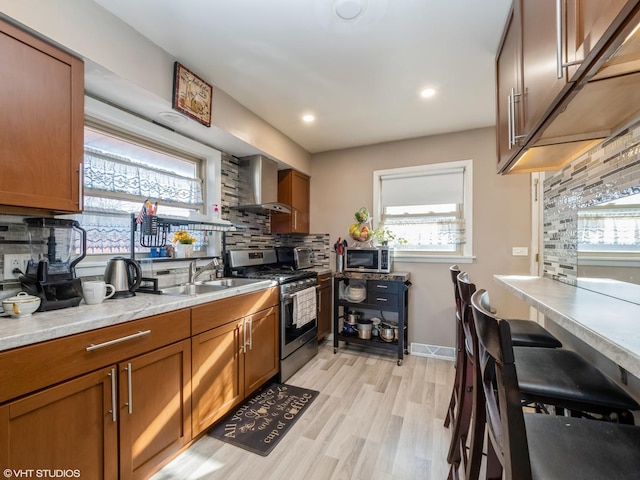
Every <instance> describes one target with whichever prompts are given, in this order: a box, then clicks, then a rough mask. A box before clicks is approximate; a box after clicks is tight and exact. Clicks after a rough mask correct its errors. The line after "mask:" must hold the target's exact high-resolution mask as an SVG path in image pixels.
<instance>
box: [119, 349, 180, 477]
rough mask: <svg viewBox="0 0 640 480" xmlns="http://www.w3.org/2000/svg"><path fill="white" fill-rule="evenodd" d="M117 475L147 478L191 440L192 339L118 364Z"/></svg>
mask: <svg viewBox="0 0 640 480" xmlns="http://www.w3.org/2000/svg"><path fill="white" fill-rule="evenodd" d="M118 370H119V372H120V373H119V376H120V378H119V388H118V391H119V395H118V408H119V416H118V420H119V426H120V479H121V480H124V479H137V478H146V477H147V476H148V475H149V474H150V473H152V472H153V471H155V468H156V466H157V465H160V464H161V463H162V462H163V460H164V459H166V458H169V457H171V456H173V455H174V454H176V453H178V452H179V451H180V449H181V448H182V447H183V446H184V445H185V444H187V443H188V442H189V441H190V440H191V395H190V380H191V341H189V340H183V341H182V342H179V343H174V344H173V345H169V346H168V347H165V348H161V349H159V350H156V351H153V352H151V353H148V354H146V355H141V356H139V357H136V358H133V359H131V360H130V361H127V362H123V363H120V364H118Z"/></svg>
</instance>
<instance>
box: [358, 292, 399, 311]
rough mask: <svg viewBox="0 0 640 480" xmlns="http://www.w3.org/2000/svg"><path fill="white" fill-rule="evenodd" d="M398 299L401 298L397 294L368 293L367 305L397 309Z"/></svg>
mask: <svg viewBox="0 0 640 480" xmlns="http://www.w3.org/2000/svg"><path fill="white" fill-rule="evenodd" d="M398 298H399V297H398V295H397V294H395V293H378V292H368V293H367V302H366V303H370V304H371V305H380V306H388V307H391V308H397V306H398Z"/></svg>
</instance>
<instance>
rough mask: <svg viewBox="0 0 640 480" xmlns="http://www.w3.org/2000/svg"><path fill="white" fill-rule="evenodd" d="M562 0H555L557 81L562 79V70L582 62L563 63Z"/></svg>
mask: <svg viewBox="0 0 640 480" xmlns="http://www.w3.org/2000/svg"><path fill="white" fill-rule="evenodd" d="M562 10H563V9H562V0H556V65H557V69H558V71H557V72H556V73H557V74H558V79H561V78H562V77H563V73H564V72H563V69H564V68H566V67H571V66H573V65H580V64H581V63H582V60H575V61H573V62H564V52H563V50H564V44H563V41H564V35H565V34H564V24H563V22H562Z"/></svg>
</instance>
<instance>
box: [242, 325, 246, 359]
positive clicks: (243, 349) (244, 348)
mask: <svg viewBox="0 0 640 480" xmlns="http://www.w3.org/2000/svg"><path fill="white" fill-rule="evenodd" d="M242 353H247V320H246V319H243V320H242Z"/></svg>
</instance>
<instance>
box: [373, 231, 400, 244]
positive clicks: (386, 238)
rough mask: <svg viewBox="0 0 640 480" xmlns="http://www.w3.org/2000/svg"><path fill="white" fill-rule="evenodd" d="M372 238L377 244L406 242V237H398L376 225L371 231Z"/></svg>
mask: <svg viewBox="0 0 640 480" xmlns="http://www.w3.org/2000/svg"><path fill="white" fill-rule="evenodd" d="M373 238H374V240H375V241H376V242H377V243H378V245H389V244H390V243H391V242H393V241H395V242H396V243H407V240H406V239H404V238H402V237H398V236H397V235H396V234H395V233H393V232H392V231H391V230H389V229H388V228H385V227H384V226H381V227H378V228H376V229H375V230H374V231H373Z"/></svg>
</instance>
